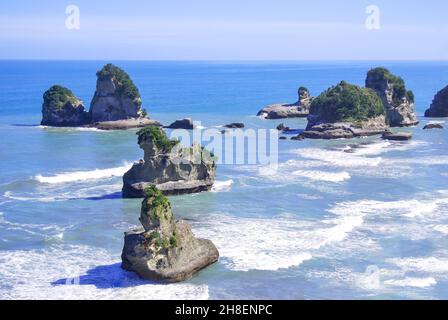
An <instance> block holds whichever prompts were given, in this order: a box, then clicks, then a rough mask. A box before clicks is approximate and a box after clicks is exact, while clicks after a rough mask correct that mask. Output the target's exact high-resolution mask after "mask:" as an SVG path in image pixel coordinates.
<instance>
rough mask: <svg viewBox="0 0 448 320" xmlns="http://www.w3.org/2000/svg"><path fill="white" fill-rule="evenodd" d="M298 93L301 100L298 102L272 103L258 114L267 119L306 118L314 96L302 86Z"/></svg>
mask: <svg viewBox="0 0 448 320" xmlns="http://www.w3.org/2000/svg"><path fill="white" fill-rule="evenodd" d="M298 94H299V100H298V101H297V102H296V103H292V104H287V103H284V104H283V103H280V104H272V105H269V106H266V107H264V108H263V109H261V110H260V111H259V112H258V114H257V116H259V117H260V116H261V117H263V118H265V119H284V118H306V117H307V116H308V114H309V109H310V105H311V101H312V100H313V98H312V97H311V96H310V92H309V91H308V89H307V88H305V87H300V88H299V90H298Z"/></svg>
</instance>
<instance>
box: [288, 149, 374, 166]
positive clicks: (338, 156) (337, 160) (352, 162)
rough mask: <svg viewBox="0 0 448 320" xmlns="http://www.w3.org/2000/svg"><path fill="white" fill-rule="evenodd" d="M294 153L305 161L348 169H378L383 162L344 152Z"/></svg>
mask: <svg viewBox="0 0 448 320" xmlns="http://www.w3.org/2000/svg"><path fill="white" fill-rule="evenodd" d="M293 152H294V153H295V154H298V155H299V156H300V157H302V158H305V159H312V160H318V161H321V162H323V163H325V164H326V165H328V164H330V165H333V166H338V167H346V168H350V167H377V166H378V165H379V164H380V163H381V161H382V158H380V157H376V158H367V157H360V156H357V155H355V154H351V153H347V152H343V151H335V150H322V149H316V148H308V149H298V150H294V151H293Z"/></svg>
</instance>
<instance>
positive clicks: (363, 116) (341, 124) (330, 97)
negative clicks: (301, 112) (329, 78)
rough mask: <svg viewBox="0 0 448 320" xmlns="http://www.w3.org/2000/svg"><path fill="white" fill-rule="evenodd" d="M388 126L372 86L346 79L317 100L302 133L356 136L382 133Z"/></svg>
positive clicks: (319, 136) (307, 135)
mask: <svg viewBox="0 0 448 320" xmlns="http://www.w3.org/2000/svg"><path fill="white" fill-rule="evenodd" d="M387 128H388V126H387V124H386V118H385V116H384V108H383V104H382V102H381V99H380V98H379V96H378V95H377V94H376V93H375V92H374V91H373V90H371V89H367V88H361V87H358V86H356V85H352V84H349V83H347V82H345V81H342V82H341V83H339V84H338V85H336V86H334V87H331V88H329V89H328V90H327V91H325V92H323V93H322V94H321V95H320V96H318V97H317V98H315V99H314V100H313V102H312V103H311V107H310V115H309V116H308V125H307V128H306V130H305V131H304V132H303V133H302V134H301V136H302V137H305V138H309V139H340V138H354V137H359V136H370V135H376V134H382V133H383V132H385V131H386V130H387Z"/></svg>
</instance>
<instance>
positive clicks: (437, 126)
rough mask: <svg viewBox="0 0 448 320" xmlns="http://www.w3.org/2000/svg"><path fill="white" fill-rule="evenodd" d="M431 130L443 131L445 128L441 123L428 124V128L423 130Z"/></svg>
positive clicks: (425, 127)
mask: <svg viewBox="0 0 448 320" xmlns="http://www.w3.org/2000/svg"><path fill="white" fill-rule="evenodd" d="M429 129H443V126H442V125H441V124H440V123H428V124H427V125H426V126H424V127H423V130H429Z"/></svg>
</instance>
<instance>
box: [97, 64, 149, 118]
mask: <svg viewBox="0 0 448 320" xmlns="http://www.w3.org/2000/svg"><path fill="white" fill-rule="evenodd" d="M96 75H97V77H98V79H97V83H96V92H95V95H94V97H93V99H92V103H91V105H90V114H91V117H92V122H104V121H116V120H124V119H138V118H144V117H145V116H146V112H145V111H144V110H143V109H142V100H141V97H140V92H139V90H138V89H137V87H136V86H135V84H134V82H133V81H132V80H131V78H130V77H129V75H128V74H127V73H126V72H125V71H124V70H122V69H120V68H119V67H117V66H114V65H113V64H107V65H105V66H104V67H103V68H102V69H101V70H100V71H98V72H97V74H96Z"/></svg>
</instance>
